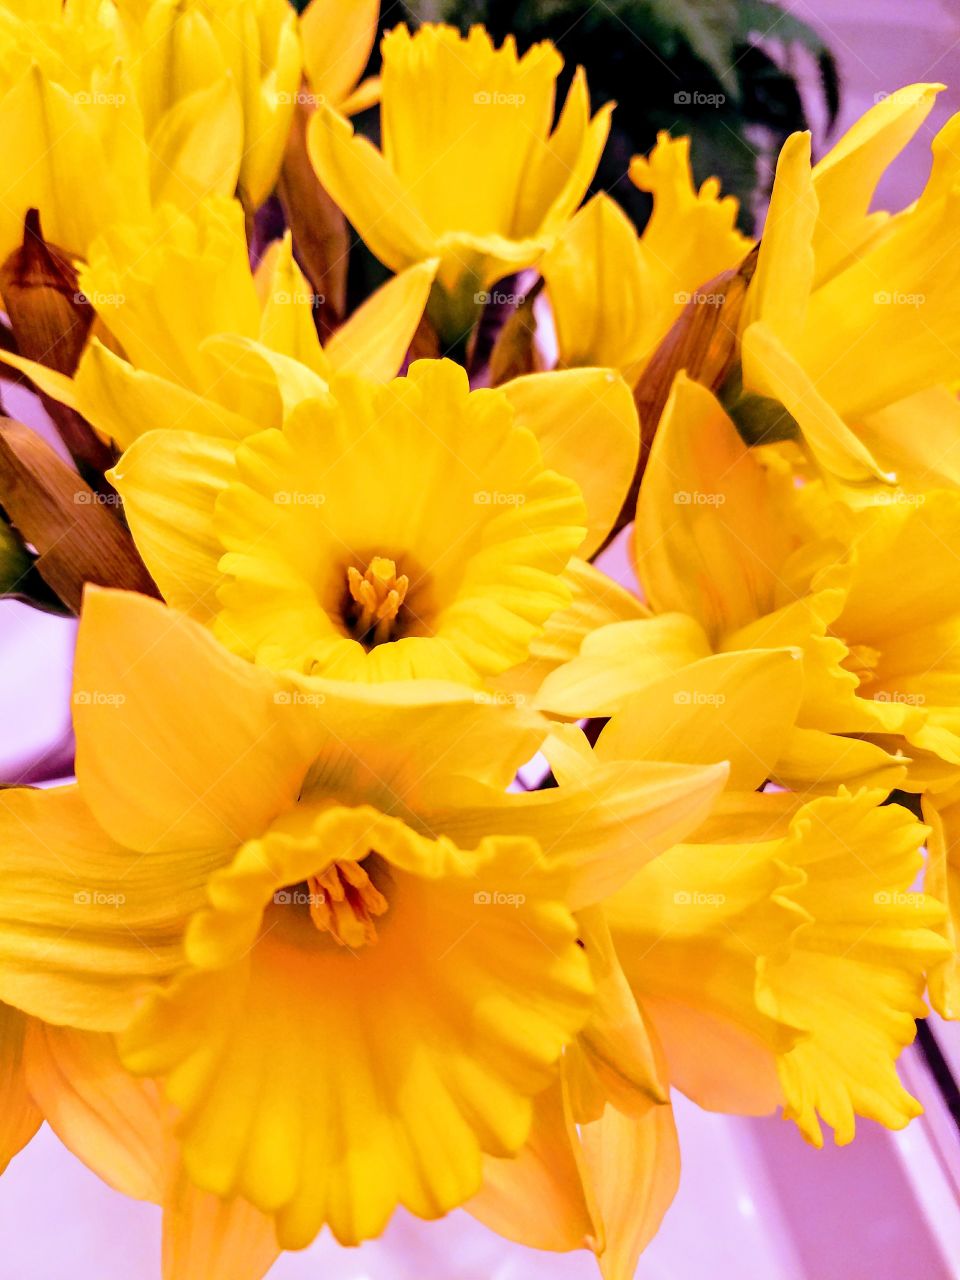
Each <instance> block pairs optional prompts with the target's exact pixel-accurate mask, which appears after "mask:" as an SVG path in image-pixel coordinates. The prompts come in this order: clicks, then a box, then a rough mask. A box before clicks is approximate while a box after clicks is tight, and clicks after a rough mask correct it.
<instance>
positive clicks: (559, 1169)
mask: <svg viewBox="0 0 960 1280" xmlns="http://www.w3.org/2000/svg"><path fill="white" fill-rule="evenodd" d="M578 1148H579V1140H578V1138H577V1136H576V1130H575V1128H574V1125H573V1121H572V1119H571V1118H570V1117H569V1113H568V1112H567V1111H566V1109H565V1107H564V1099H563V1091H562V1089H561V1086H560V1083H559V1081H558V1082H557V1083H556V1084H555V1085H552V1086H551V1087H550V1088H549V1089H546V1090H544V1092H543V1093H541V1094H540V1096H539V1097H538V1098H537V1099H536V1100H535V1102H534V1108H533V1123H532V1126H531V1130H530V1136H529V1138H528V1139H527V1141H526V1143H525V1144H524V1146H523V1148H522V1149H521V1151H520V1153H519V1155H516V1156H513V1157H512V1158H511V1159H509V1160H503V1159H497V1158H496V1157H492V1156H488V1157H487V1158H486V1159H485V1160H484V1162H483V1187H482V1189H481V1191H480V1192H479V1194H478V1195H476V1196H474V1197H473V1199H472V1200H469V1201H468V1202H467V1204H466V1205H465V1206H464V1208H465V1209H466V1210H467V1212H468V1213H471V1214H472V1215H473V1216H474V1217H475V1218H477V1219H478V1220H479V1221H480V1222H482V1223H483V1224H484V1225H485V1226H487V1227H489V1228H490V1229H491V1231H495V1232H496V1233H497V1235H500V1236H504V1237H505V1238H506V1239H508V1240H514V1241H516V1242H517V1243H518V1244H523V1245H526V1246H527V1247H528V1248H531V1249H550V1250H553V1251H555V1252H567V1251H568V1250H571V1249H583V1248H585V1247H586V1246H587V1243H588V1241H589V1240H591V1239H593V1238H594V1235H595V1232H596V1229H597V1228H596V1226H595V1223H594V1219H593V1214H592V1212H591V1206H590V1205H589V1203H588V1198H587V1193H586V1191H585V1188H584V1185H583V1180H582V1176H581V1168H580V1160H579V1158H578V1157H579V1152H578Z"/></svg>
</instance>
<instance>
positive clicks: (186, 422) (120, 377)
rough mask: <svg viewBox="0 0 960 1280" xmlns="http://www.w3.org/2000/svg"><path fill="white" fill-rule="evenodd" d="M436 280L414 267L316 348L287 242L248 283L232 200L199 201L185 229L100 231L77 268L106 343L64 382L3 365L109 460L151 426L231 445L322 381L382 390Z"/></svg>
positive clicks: (95, 345) (24, 364)
mask: <svg viewBox="0 0 960 1280" xmlns="http://www.w3.org/2000/svg"><path fill="white" fill-rule="evenodd" d="M435 271H436V263H435V262H426V263H421V264H419V265H417V266H416V267H413V268H411V269H410V270H409V271H405V272H402V273H401V274H400V275H399V276H396V277H395V278H394V279H393V280H390V281H388V282H387V284H385V285H384V286H383V287H382V288H380V289H379V290H377V292H376V293H375V294H374V295H373V296H372V297H371V298H369V299H368V300H367V302H366V303H365V304H364V305H363V306H361V307H360V308H358V310H357V311H355V312H354V314H353V315H352V316H351V317H350V319H349V320H347V321H346V323H345V324H343V325H342V326H341V327H340V329H338V330H337V332H336V333H334V334H333V335H332V336H331V338H330V339H329V340H328V342H327V343H326V345H325V346H321V343H320V340H319V338H318V336H317V330H316V326H315V324H314V320H313V312H314V307H315V304H316V301H317V299H316V296H315V294H314V291H313V289H312V287H311V286H310V285H309V284H308V282H307V281H306V279H305V277H304V275H303V273H302V272H301V270H300V268H299V267H298V266H297V263H296V260H295V259H294V257H293V252H292V246H291V241H290V238H289V236H287V237H285V238H284V239H283V240H280V241H276V242H274V244H273V245H272V246H271V247H270V248H269V249H268V251H267V253H266V254H265V255H264V258H263V260H262V262H261V263H260V265H259V268H258V270H257V272H256V273H255V274H254V273H252V272H251V270H250V266H249V262H248V258H247V242H246V236H245V234H244V219H243V210H242V208H241V206H240V204H239V203H238V202H237V201H235V200H228V199H225V198H223V197H211V198H209V199H207V200H204V201H203V202H201V203H200V204H199V205H198V206H197V207H196V208H195V209H194V210H193V213H192V216H189V217H188V216H187V215H186V214H183V213H181V212H180V211H178V210H177V209H175V208H174V207H172V206H163V207H162V208H161V209H160V210H158V211H157V213H155V214H154V215H152V216H151V217H150V218H148V219H146V220H145V221H144V222H143V223H131V224H126V223H121V224H117V225H115V226H112V227H111V228H110V229H109V230H108V231H105V232H104V233H103V234H102V235H101V236H99V237H98V239H97V240H96V241H95V242H94V243H93V245H92V246H91V249H90V260H89V262H87V263H85V264H84V265H83V267H82V268H81V271H80V283H81V286H82V288H83V291H84V296H85V297H86V298H87V299H88V300H89V302H90V303H91V305H92V306H93V307H94V309H95V311H96V312H97V315H98V317H99V318H100V321H101V322H102V324H104V325H105V326H106V327H107V329H108V330H109V334H110V340H109V345H108V344H107V343H105V342H101V341H100V340H98V339H96V338H94V340H93V341H91V343H90V344H89V345H88V347H87V349H86V350H85V351H84V353H83V356H82V357H81V359H80V363H79V366H78V368H77V371H76V374H75V376H74V378H73V379H70V378H65V377H61V376H59V375H57V374H56V373H55V372H54V371H53V370H50V369H46V368H45V367H44V366H43V365H39V364H36V363H34V362H30V361H26V360H23V359H22V358H20V357H17V356H14V355H9V356H8V357H7V358H8V362H9V363H10V364H12V365H13V366H14V367H16V368H18V369H21V370H23V371H25V372H26V373H28V374H29V375H30V377H31V379H32V380H33V381H34V382H35V383H36V384H37V385H38V386H39V387H40V388H41V390H43V391H45V392H46V393H47V394H49V395H51V396H53V397H54V398H55V399H58V400H60V401H61V402H62V403H64V404H67V405H70V406H71V407H73V408H75V409H77V410H78V412H80V413H82V414H83V416H84V417H85V418H86V419H87V420H88V421H89V422H91V423H92V424H93V425H94V426H95V427H96V428H97V430H98V431H99V432H100V433H101V435H103V436H104V437H105V438H106V439H108V440H110V439H112V440H114V441H115V442H116V443H117V445H118V446H119V447H120V448H126V447H127V446H128V445H129V444H131V443H132V442H133V441H134V440H135V439H136V438H137V437H138V436H140V435H142V434H143V433H145V432H147V431H150V430H152V429H154V428H159V427H169V428H177V429H183V430H186V431H191V432H195V433H197V434H200V435H204V436H216V437H229V438H232V439H235V440H239V439H242V438H243V437H244V436H247V435H251V434H253V433H255V432H257V431H260V430H262V429H263V428H264V427H268V426H274V425H276V426H279V425H280V424H281V423H282V421H283V418H284V413H285V410H286V407H287V402H288V401H290V400H291V399H293V400H295V399H296V398H297V397H298V395H299V396H302V395H304V394H307V393H311V394H317V393H319V392H323V391H324V390H325V388H326V379H327V378H328V377H330V376H332V375H333V374H334V373H335V372H338V371H339V372H351V373H356V374H358V375H359V374H362V375H363V376H364V377H367V378H370V379H373V380H376V381H387V380H388V379H390V378H392V377H393V376H394V375H395V374H396V372H397V370H398V369H399V367H400V365H401V363H402V361H403V359H404V357H405V355H406V353H407V349H408V347H409V345H410V342H411V339H412V338H413V335H414V333H415V331H416V328H417V325H418V324H419V322H420V318H421V315H422V313H423V308H424V306H425V304H426V300H427V296H428V294H429V292H430V286H431V283H432V280H433V276H434V273H435ZM116 347H121V348H122V350H123V356H120V355H118V354H117V353H116V350H115V348H116ZM0 358H2V357H0Z"/></svg>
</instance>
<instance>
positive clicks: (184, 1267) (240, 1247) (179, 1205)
mask: <svg viewBox="0 0 960 1280" xmlns="http://www.w3.org/2000/svg"><path fill="white" fill-rule="evenodd" d="M279 1254H280V1246H279V1245H278V1244H277V1238H276V1232H275V1230H274V1225H273V1219H272V1218H271V1217H270V1216H269V1215H268V1214H265V1213H261V1212H260V1211H259V1210H258V1209H255V1208H254V1207H253V1205H251V1204H248V1203H247V1201H245V1200H237V1199H234V1200H222V1199H221V1198H220V1197H219V1196H214V1195H211V1194H210V1193H209V1192H207V1191H201V1190H200V1189H199V1188H198V1187H196V1186H194V1185H193V1183H192V1182H191V1181H190V1179H189V1178H188V1177H187V1174H186V1171H185V1170H184V1169H183V1167H182V1165H179V1164H178V1166H177V1167H176V1170H175V1172H174V1173H173V1175H172V1176H171V1177H170V1178H169V1180H168V1183H167V1187H166V1194H165V1197H164V1203H163V1280H195V1278H196V1277H197V1276H203V1277H204V1280H261V1278H262V1277H263V1276H265V1275H266V1274H267V1272H268V1271H269V1270H270V1268H271V1266H272V1265H273V1263H274V1262H275V1261H276V1259H277V1257H278V1256H279Z"/></svg>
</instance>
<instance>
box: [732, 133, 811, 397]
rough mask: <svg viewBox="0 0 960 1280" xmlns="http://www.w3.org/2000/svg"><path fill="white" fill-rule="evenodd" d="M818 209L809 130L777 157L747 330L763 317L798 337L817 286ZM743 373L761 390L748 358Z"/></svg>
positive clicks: (782, 334) (787, 339)
mask: <svg viewBox="0 0 960 1280" xmlns="http://www.w3.org/2000/svg"><path fill="white" fill-rule="evenodd" d="M817 212H818V203H817V196H816V191H815V189H814V184H813V175H812V173H811V169H810V134H809V133H793V134H791V135H790V137H789V138H788V139H787V141H786V142H785V143H784V145H783V149H782V150H781V152H780V156H779V158H778V160H777V172H776V175H775V177H774V183H773V192H772V194H771V196H770V208H769V209H768V211H767V216H766V219H765V222H764V227H763V239H762V240H761V242H760V256H759V258H758V259H757V270H756V274H755V275H754V277H753V280H752V282H751V285H750V290H749V293H748V295H747V301H746V303H745V305H744V309H743V318H742V325H743V327H744V331H746V329H747V328H748V327H749V326H750V325H751V324H752V323H753V322H754V321H757V320H762V321H763V322H764V324H765V325H766V326H767V328H768V329H769V330H770V331H771V333H773V334H774V335H775V337H776V338H778V339H779V340H780V341H781V342H783V343H785V344H786V345H787V346H788V347H789V346H790V344H791V343H792V342H793V341H794V340H795V339H796V338H797V337H799V335H800V333H801V331H802V329H803V320H804V316H805V314H806V307H807V301H808V298H809V296H810V290H811V288H812V287H813V272H814V258H813V245H812V241H813V233H814V228H815V226H816V222H817ZM743 376H744V386H746V387H747V389H748V390H761V391H762V389H763V388H762V387H761V386H759V385H757V384H756V382H755V380H754V373H753V371H752V369H751V367H750V365H749V364H748V362H747V361H746V357H745V358H744V371H743ZM767 394H769V392H768V393H767Z"/></svg>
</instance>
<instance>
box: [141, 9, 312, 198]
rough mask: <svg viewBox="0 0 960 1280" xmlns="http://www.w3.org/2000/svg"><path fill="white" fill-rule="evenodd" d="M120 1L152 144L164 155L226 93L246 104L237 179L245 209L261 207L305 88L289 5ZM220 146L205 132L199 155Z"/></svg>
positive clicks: (238, 106) (237, 105) (241, 117)
mask: <svg viewBox="0 0 960 1280" xmlns="http://www.w3.org/2000/svg"><path fill="white" fill-rule="evenodd" d="M116 2H117V9H118V11H119V14H120V16H121V19H122V20H123V22H124V26H125V31H126V35H127V38H128V40H129V44H130V54H129V56H130V58H131V61H132V66H133V70H134V75H135V77H136V80H137V84H138V95H137V97H138V103H139V106H140V110H141V112H142V114H143V121H144V127H145V130H146V135H147V138H148V139H149V140H150V147H151V149H153V150H155V151H157V152H158V154H159V155H162V154H163V152H164V149H165V146H166V145H167V139H168V138H169V139H171V140H172V139H174V138H177V137H180V136H182V134H183V132H184V130H185V129H191V130H193V131H196V130H197V125H198V124H199V123H201V122H202V121H203V115H204V113H205V111H207V110H208V109H209V106H208V104H210V103H213V102H216V101H217V100H218V98H223V99H224V101H226V100H228V99H229V100H230V101H231V102H232V103H233V104H234V106H233V110H234V113H236V112H237V109H239V114H238V115H235V119H236V120H237V121H238V122H239V134H238V141H239V143H240V150H239V155H237V157H236V161H237V166H238V169H237V172H236V173H235V174H234V177H233V181H234V183H238V184H239V190H240V193H241V195H242V197H243V199H244V203H245V204H246V205H247V207H248V208H250V209H256V208H257V206H258V205H260V204H261V203H262V202H263V200H264V199H265V198H266V197H267V196H268V195H269V194H270V192H271V190H272V189H273V185H274V183H275V181H276V178H277V173H278V172H279V169H280V161H281V159H282V157H283V149H284V146H285V144H286V140H287V134H288V133H289V130H290V122H291V120H292V117H293V110H294V105H295V100H296V92H297V90H298V88H299V85H300V74H301V52H300V41H299V38H298V34H297V16H296V14H295V13H294V12H293V10H292V9H291V6H290V5H289V4H287V3H286V0H186V3H184V0H152V3H149V4H144V3H143V2H142V0H140V2H134V3H130V0H116ZM208 128H209V122H208ZM233 130H234V132H235V131H236V124H234V125H233ZM219 143H220V140H219V139H218V138H217V137H216V136H214V135H213V134H212V130H211V132H209V133H207V134H206V136H204V135H203V134H202V133H199V132H198V133H197V139H196V143H195V146H196V148H197V151H198V152H199V153H201V154H198V156H197V159H198V160H200V159H202V151H203V150H204V149H206V150H214V149H216V148H217V146H218V145H219ZM229 154H230V152H229V151H228V152H227V155H229ZM224 158H226V157H224ZM225 194H232V186H231V187H230V188H228V190H227V191H226V192H225Z"/></svg>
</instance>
